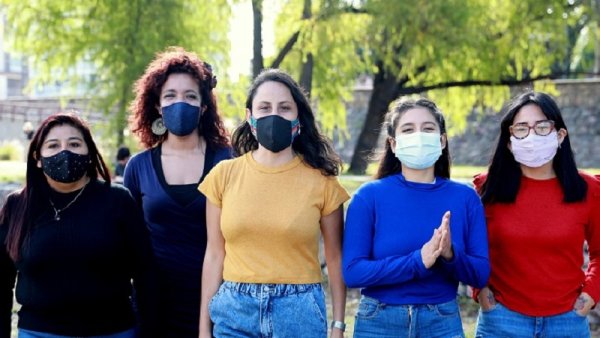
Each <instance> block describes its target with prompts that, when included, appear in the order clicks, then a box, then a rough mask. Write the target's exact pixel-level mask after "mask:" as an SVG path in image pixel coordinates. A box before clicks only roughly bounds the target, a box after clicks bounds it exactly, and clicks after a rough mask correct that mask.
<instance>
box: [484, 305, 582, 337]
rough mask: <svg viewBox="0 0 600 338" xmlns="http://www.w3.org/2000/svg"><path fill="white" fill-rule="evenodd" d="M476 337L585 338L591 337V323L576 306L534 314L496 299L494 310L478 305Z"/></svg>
mask: <svg viewBox="0 0 600 338" xmlns="http://www.w3.org/2000/svg"><path fill="white" fill-rule="evenodd" d="M475 337H484V338H487V337H493V338H495V337H510V338H521V337H522V338H559V337H564V338H572V337H577V338H586V337H590V325H589V323H588V320H587V317H582V316H580V315H578V314H577V313H575V311H574V310H571V311H568V312H565V313H562V314H559V315H555V316H547V317H532V316H526V315H523V314H520V313H518V312H515V311H511V310H509V309H507V308H506V307H505V306H504V305H502V304H500V303H498V302H496V305H495V306H494V308H492V309H491V310H488V311H482V310H481V309H479V316H478V317H477V330H476V331H475Z"/></svg>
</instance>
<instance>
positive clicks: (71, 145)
mask: <svg viewBox="0 0 600 338" xmlns="http://www.w3.org/2000/svg"><path fill="white" fill-rule="evenodd" d="M63 150H69V151H71V152H73V153H76V154H79V155H86V154H88V152H89V151H88V147H87V144H86V143H85V141H84V140H83V135H82V134H81V132H80V131H79V129H77V128H75V127H73V126H70V125H67V124H63V125H59V126H55V127H54V128H52V129H50V132H48V135H47V136H46V139H45V140H44V142H43V143H42V147H41V149H40V156H41V157H50V156H53V155H56V154H58V153H60V152H61V151H63ZM37 165H38V167H40V168H41V166H42V163H41V161H40V160H39V159H38V161H37Z"/></svg>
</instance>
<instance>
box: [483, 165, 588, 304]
mask: <svg viewBox="0 0 600 338" xmlns="http://www.w3.org/2000/svg"><path fill="white" fill-rule="evenodd" d="M582 177H583V178H584V179H585V180H586V182H587V183H588V193H587V197H586V199H585V200H584V201H582V202H578V203H564V202H562V199H563V192H562V189H561V187H560V183H559V181H558V179H556V178H554V179H549V180H533V179H530V178H527V177H522V180H521V186H520V189H519V193H518V195H517V199H516V201H515V203H492V204H488V205H486V206H485V214H486V219H487V225H488V239H489V250H490V262H491V266H492V272H491V275H490V279H489V282H488V286H489V287H490V289H491V290H492V291H493V292H494V295H495V297H496V300H497V301H499V302H500V303H502V304H503V305H504V306H506V307H507V308H509V309H511V310H513V311H516V312H519V313H522V314H525V315H529V316H551V315H556V314H559V313H564V312H566V311H569V310H571V309H573V305H574V304H575V300H576V298H577V296H578V295H579V294H580V293H581V292H582V291H585V292H587V293H588V294H589V295H590V296H591V297H592V298H593V299H594V301H595V302H596V303H598V300H599V298H600V178H595V177H593V176H590V175H586V174H584V173H582ZM484 180H485V176H478V177H476V178H475V185H476V187H479V186H481V185H482V184H483V182H484ZM584 241H587V242H588V245H589V258H590V262H589V265H588V268H587V272H585V273H584V271H583V270H582V265H583V258H584V257H583V243H584Z"/></svg>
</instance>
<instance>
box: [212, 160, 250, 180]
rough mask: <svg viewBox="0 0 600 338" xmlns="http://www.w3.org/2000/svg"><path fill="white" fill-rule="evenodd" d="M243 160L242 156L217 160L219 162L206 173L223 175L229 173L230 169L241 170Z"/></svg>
mask: <svg viewBox="0 0 600 338" xmlns="http://www.w3.org/2000/svg"><path fill="white" fill-rule="evenodd" d="M244 162H245V159H244V156H240V157H236V158H225V159H222V160H220V161H219V163H217V164H215V166H214V167H213V168H212V169H211V170H210V172H209V173H208V175H212V176H214V175H225V174H226V173H229V172H231V171H238V170H242V169H243V166H244Z"/></svg>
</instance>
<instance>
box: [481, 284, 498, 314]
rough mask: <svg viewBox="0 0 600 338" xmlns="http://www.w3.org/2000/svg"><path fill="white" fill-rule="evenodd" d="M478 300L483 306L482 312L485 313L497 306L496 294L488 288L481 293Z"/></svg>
mask: <svg viewBox="0 0 600 338" xmlns="http://www.w3.org/2000/svg"><path fill="white" fill-rule="evenodd" d="M477 300H478V301H479V306H481V310H483V311H490V310H492V309H493V308H494V307H495V306H496V298H494V293H493V292H492V290H490V288H488V287H487V286H486V287H484V288H483V289H481V290H480V291H479V294H478V295H477Z"/></svg>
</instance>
